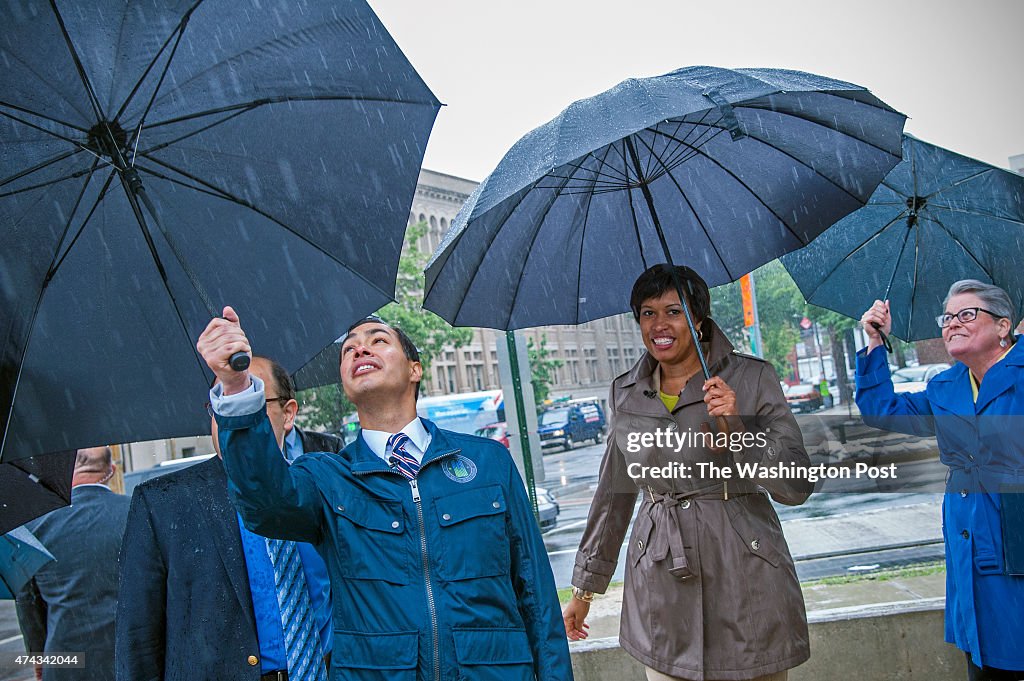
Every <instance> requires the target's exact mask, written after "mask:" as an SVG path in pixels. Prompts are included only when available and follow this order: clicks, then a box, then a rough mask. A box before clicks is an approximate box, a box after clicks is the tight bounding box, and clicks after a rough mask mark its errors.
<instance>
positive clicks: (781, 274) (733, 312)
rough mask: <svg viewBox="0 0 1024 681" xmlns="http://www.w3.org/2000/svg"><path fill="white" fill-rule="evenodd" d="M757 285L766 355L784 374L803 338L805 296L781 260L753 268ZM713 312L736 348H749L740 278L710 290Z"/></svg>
mask: <svg viewBox="0 0 1024 681" xmlns="http://www.w3.org/2000/svg"><path fill="white" fill-rule="evenodd" d="M754 288H755V289H756V293H757V312H758V318H759V320H760V323H761V340H762V342H763V343H764V349H763V353H764V358H765V359H766V360H768V361H769V362H771V363H772V365H773V366H774V367H775V370H776V371H777V372H778V373H779V375H780V376H785V375H787V374H788V373H790V371H791V369H792V367H791V366H790V362H789V359H788V357H789V354H790V353H791V352H792V351H793V346H794V345H795V344H796V342H797V341H798V340H800V331H799V330H798V329H797V320H798V319H799V318H800V317H801V316H802V313H803V310H804V299H803V296H802V295H800V289H798V288H797V287H796V284H795V283H793V279H792V278H791V277H790V276H789V273H788V272H786V269H785V268H784V267H783V266H782V264H781V263H780V262H779V261H778V260H773V261H772V262H770V263H768V264H767V265H764V266H763V267H760V268H758V269H757V270H755V271H754ZM711 316H712V317H713V318H714V320H715V322H716V323H717V324H718V325H719V326H720V327H721V328H722V331H724V332H725V335H726V336H727V337H728V338H729V340H730V341H731V342H732V344H733V345H735V346H736V348H737V349H739V350H744V351H749V349H750V341H749V339H748V338H747V334H746V331H745V330H744V328H745V327H744V325H743V301H742V298H741V295H740V285H739V282H733V283H731V284H726V285H724V286H718V287H716V288H715V289H714V290H712V291H711Z"/></svg>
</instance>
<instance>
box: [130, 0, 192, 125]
mask: <svg viewBox="0 0 1024 681" xmlns="http://www.w3.org/2000/svg"><path fill="white" fill-rule="evenodd" d="M200 2H202V0H199V2H196V3H195V4H194V5H192V7H190V8H189V9H188V10H187V11H186V12H185V13H184V14H183V15H182V17H181V20H180V21H179V22H178V25H177V26H175V27H174V30H173V31H171V32H170V33H169V34H168V35H167V38H166V39H165V40H164V43H163V45H161V46H160V49H159V50H157V51H156V54H154V55H153V58H152V59H151V60H150V61H149V64H147V65H146V68H145V70H144V71H143V72H142V75H140V76H139V79H138V80H137V81H136V82H135V86H134V87H132V91H131V92H129V93H128V96H127V97H125V99H124V102H122V103H121V106H120V108H118V110H117V115H115V116H114V118H115V120H116V119H118V118H120V117H121V116H122V115H123V114H124V112H125V110H126V109H127V108H128V105H129V104H131V102H132V100H133V99H134V98H135V95H136V94H137V93H138V91H139V88H141V87H142V83H143V82H144V81H145V80H146V77H147V76H148V75H149V72H150V71H152V70H153V67H154V66H156V63H157V61H158V60H159V59H160V55H162V54H163V53H164V50H166V49H167V46H168V45H169V44H170V43H171V39H172V38H174V37H175V36H177V39H176V40H175V41H174V49H172V50H171V55H170V56H169V57H168V58H167V63H166V64H164V69H163V73H161V74H160V79H159V81H158V82H157V85H156V87H155V88H153V95H152V96H151V97H150V99H149V103H148V104H147V105H146V108H145V110H144V111H143V112H142V116H141V117H140V118H139V125H138V128H137V129H141V128H142V123H143V121H145V120H146V115H147V114H148V113H149V110H150V108H152V106H153V103H154V102H155V101H156V95H157V93H158V92H159V91H160V85H161V84H163V82H164V78H165V77H166V76H167V71H168V70H169V69H170V68H171V62H172V61H173V60H174V55H175V53H176V52H177V50H178V45H180V44H181V38H182V36H183V35H184V34H185V25H186V24H187V23H188V21H189V19H191V18H192V13H193V12H194V11H195V10H196V8H197V7H198V6H199V4H200Z"/></svg>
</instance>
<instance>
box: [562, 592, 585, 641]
mask: <svg viewBox="0 0 1024 681" xmlns="http://www.w3.org/2000/svg"><path fill="white" fill-rule="evenodd" d="M589 613H590V603H587V602H586V601H581V600H580V599H578V598H576V597H575V596H573V597H572V598H570V599H569V602H568V603H567V604H566V606H565V610H563V611H562V622H563V623H564V624H565V635H566V636H568V637H569V640H570V641H582V640H583V639H585V638H586V637H587V631H586V630H587V629H589V628H590V625H589V624H587V623H586V622H585V620H586V619H587V615H588V614H589Z"/></svg>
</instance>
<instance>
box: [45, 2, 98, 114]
mask: <svg viewBox="0 0 1024 681" xmlns="http://www.w3.org/2000/svg"><path fill="white" fill-rule="evenodd" d="M50 9H52V10H53V16H54V18H55V19H56V20H57V25H58V26H60V32H61V34H62V35H63V36H64V43H65V44H66V45H67V48H68V52H69V53H70V54H71V59H72V60H73V61H74V62H75V70H76V71H77V72H78V77H79V79H81V81H82V85H83V87H85V93H86V94H87V95H89V104H90V105H91V106H92V111H93V114H94V115H95V116H96V119H97V120H98V121H102V120H104V115H103V108H102V107H101V106H100V100H99V98H98V97H97V96H96V91H95V90H94V89H93V87H92V83H90V82H89V76H88V74H87V73H86V72H85V66H84V65H83V64H82V60H81V59H80V58H79V56H78V51H77V50H76V49H75V44H74V43H73V42H71V35H70V34H69V33H68V28H67V26H65V25H64V17H62V16H61V14H60V10H58V9H57V1H56V0H50Z"/></svg>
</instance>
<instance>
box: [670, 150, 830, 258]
mask: <svg viewBox="0 0 1024 681" xmlns="http://www.w3.org/2000/svg"><path fill="white" fill-rule="evenodd" d="M661 134H664V133H661ZM769 146H770V145H769ZM694 152H695V153H696V154H698V155H700V156H703V157H704V158H706V159H707V160H709V161H711V162H712V163H714V164H715V165H716V166H718V167H719V168H721V169H722V170H723V171H724V172H725V173H726V174H728V175H729V177H731V178H732V179H734V180H735V181H736V182H737V183H738V184H739V185H740V186H741V187H743V188H744V189H746V190H747V191H748V192H749V193H750V195H751V196H753V197H754V198H755V199H757V202H758V203H760V204H761V205H762V206H764V207H765V210H767V211H768V212H769V213H771V214H772V215H773V216H774V217H775V219H776V220H778V221H779V222H780V223H781V224H782V226H783V227H785V228H786V231H788V232H789V233H790V234H792V235H793V238H794V239H796V241H797V243H800V244H803V243H804V240H803V239H801V238H800V237H799V236H798V235H797V233H796V232H794V231H793V228H792V227H790V226H789V225H788V224H787V223H786V221H785V220H783V219H782V217H781V216H779V214H778V213H776V212H775V209H773V208H772V207H771V206H769V205H768V204H767V203H765V202H764V199H762V198H761V197H760V196H759V195H758V194H757V193H755V192H754V190H752V189H751V188H750V187H749V186H748V185H747V183H746V182H744V181H743V180H741V179H740V178H739V176H737V175H736V174H735V173H734V172H732V171H731V170H729V169H728V168H726V167H725V166H724V165H722V164H721V163H719V161H718V159H716V158H714V157H712V156H710V155H708V154H706V153H705V152H703V151H701V150H700V149H694ZM812 170H813V168H812ZM673 179H674V178H673Z"/></svg>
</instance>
